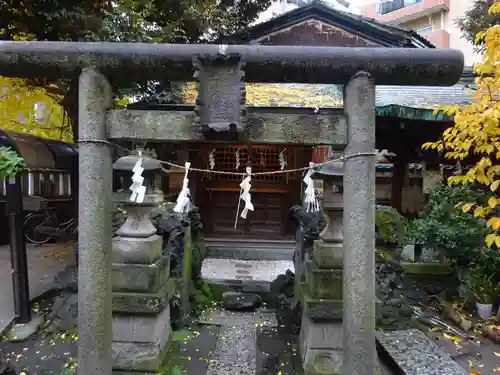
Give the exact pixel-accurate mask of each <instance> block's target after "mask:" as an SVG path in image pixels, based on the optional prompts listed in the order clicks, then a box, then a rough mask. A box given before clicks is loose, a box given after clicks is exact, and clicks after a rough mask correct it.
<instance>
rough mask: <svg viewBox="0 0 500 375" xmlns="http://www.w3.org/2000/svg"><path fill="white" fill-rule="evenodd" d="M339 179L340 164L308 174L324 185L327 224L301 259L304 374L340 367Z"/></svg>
mask: <svg viewBox="0 0 500 375" xmlns="http://www.w3.org/2000/svg"><path fill="white" fill-rule="evenodd" d="M343 177H344V163H343V162H331V163H328V164H325V165H322V166H320V167H318V168H317V169H316V170H315V172H314V173H313V174H312V175H311V178H312V179H314V180H323V182H324V183H323V210H324V212H325V214H326V215H327V219H328V224H327V225H326V227H325V228H324V229H323V231H322V232H321V233H320V235H319V239H318V240H316V241H314V247H313V250H312V252H311V254H310V255H307V256H306V260H305V286H304V289H303V292H304V309H303V316H302V326H301V332H300V337H301V340H300V352H301V356H302V358H303V366H304V372H305V373H311V374H313V373H314V374H317V373H321V374H328V375H333V374H340V371H341V366H342V360H343V350H342V337H343V333H342V332H343V331H342V314H343V311H342V305H343V304H342V291H343V272H342V270H343V261H344V256H343V254H344V248H343V238H344V236H343V225H342V223H343V207H344V206H343Z"/></svg>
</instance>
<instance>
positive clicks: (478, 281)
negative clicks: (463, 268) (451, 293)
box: [465, 269, 500, 303]
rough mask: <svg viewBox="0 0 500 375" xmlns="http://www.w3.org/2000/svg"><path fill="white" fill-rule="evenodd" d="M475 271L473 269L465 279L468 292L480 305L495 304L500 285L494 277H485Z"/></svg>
mask: <svg viewBox="0 0 500 375" xmlns="http://www.w3.org/2000/svg"><path fill="white" fill-rule="evenodd" d="M475 271H476V270H475V269H472V270H471V271H470V272H469V273H468V275H467V277H466V279H465V288H466V290H467V292H468V293H469V294H470V296H472V297H474V299H475V300H476V301H477V302H479V303H493V302H494V300H495V297H496V295H497V294H498V292H499V291H500V285H499V283H498V282H496V281H495V278H494V276H493V275H483V274H482V273H481V272H478V273H476V272H475Z"/></svg>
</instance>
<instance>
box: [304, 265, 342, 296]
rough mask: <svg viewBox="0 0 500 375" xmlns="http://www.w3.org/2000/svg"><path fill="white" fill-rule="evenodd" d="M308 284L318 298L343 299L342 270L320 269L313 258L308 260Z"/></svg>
mask: <svg viewBox="0 0 500 375" xmlns="http://www.w3.org/2000/svg"><path fill="white" fill-rule="evenodd" d="M305 275H306V284H307V286H308V289H309V293H310V294H311V295H312V296H314V297H316V298H328V299H337V300H341V299H342V291H343V285H342V270H339V269H320V268H318V267H317V265H316V263H315V262H314V261H312V260H308V261H306V272H305Z"/></svg>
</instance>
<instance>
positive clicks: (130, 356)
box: [111, 325, 172, 374]
mask: <svg viewBox="0 0 500 375" xmlns="http://www.w3.org/2000/svg"><path fill="white" fill-rule="evenodd" d="M159 336H160V337H159V339H158V341H156V342H154V343H152V342H147V343H145V342H126V341H124V342H122V341H113V343H112V345H111V350H112V358H113V370H122V371H130V372H133V373H134V374H136V373H137V372H138V371H142V372H148V371H152V372H156V371H158V370H159V369H160V367H161V365H162V363H163V361H164V359H165V357H166V356H167V353H168V349H169V347H170V344H171V342H172V329H171V327H170V325H168V326H167V327H165V329H164V330H163V332H162V333H161V334H160V335H159Z"/></svg>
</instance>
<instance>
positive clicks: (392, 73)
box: [0, 42, 464, 86]
mask: <svg viewBox="0 0 500 375" xmlns="http://www.w3.org/2000/svg"><path fill="white" fill-rule="evenodd" d="M224 47H225V48H224V52H223V54H220V52H221V48H220V46H218V45H214V44H182V45H181V44H153V43H110V42H98V43H85V42H0V75H3V76H7V77H26V78H34V77H45V78H73V77H74V76H75V73H77V72H78V71H79V70H80V69H82V68H86V67H94V68H96V69H98V70H100V71H101V72H102V73H103V74H106V75H107V76H108V77H109V79H110V80H111V82H112V83H113V84H114V85H115V86H125V85H127V84H130V83H131V82H144V81H145V80H177V81H190V80H192V77H193V72H194V69H193V58H202V59H203V58H208V59H224V58H227V57H228V56H239V57H240V58H242V59H243V60H244V62H245V80H246V81H247V82H269V83H270V82H294V83H325V84H346V83H347V82H348V80H349V79H350V78H351V77H353V76H354V75H355V74H356V73H358V72H359V71H365V72H368V73H370V74H371V75H372V76H373V78H374V80H375V83H376V84H377V85H410V86H414V85H420V86H421V85H438V86H449V85H453V84H455V83H456V82H458V80H459V79H460V77H461V74H462V69H463V65H464V58H463V54H462V53H461V52H460V51H457V50H452V49H426V48H352V47H304V46H261V45H229V46H224Z"/></svg>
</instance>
